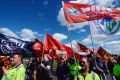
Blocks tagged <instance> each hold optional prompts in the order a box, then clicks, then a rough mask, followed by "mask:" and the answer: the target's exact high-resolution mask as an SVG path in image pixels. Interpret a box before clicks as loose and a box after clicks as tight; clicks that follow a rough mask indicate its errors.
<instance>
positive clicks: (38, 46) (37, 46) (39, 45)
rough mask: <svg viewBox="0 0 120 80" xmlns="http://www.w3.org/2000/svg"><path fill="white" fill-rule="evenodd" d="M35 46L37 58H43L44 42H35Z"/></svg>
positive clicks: (36, 40)
mask: <svg viewBox="0 0 120 80" xmlns="http://www.w3.org/2000/svg"><path fill="white" fill-rule="evenodd" d="M34 42H35V44H34V45H33V47H32V48H33V50H34V51H35V53H36V55H37V56H42V53H43V43H42V41H39V40H38V39H35V40H34Z"/></svg>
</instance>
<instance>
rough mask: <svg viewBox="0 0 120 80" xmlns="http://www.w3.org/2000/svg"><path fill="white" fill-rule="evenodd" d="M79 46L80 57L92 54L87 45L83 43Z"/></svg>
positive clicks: (78, 44)
mask: <svg viewBox="0 0 120 80" xmlns="http://www.w3.org/2000/svg"><path fill="white" fill-rule="evenodd" d="M77 46H78V52H79V54H80V55H88V54H90V53H92V50H90V49H89V48H87V47H86V46H85V45H83V44H81V43H77Z"/></svg>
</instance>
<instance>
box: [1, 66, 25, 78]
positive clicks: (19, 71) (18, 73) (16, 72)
mask: <svg viewBox="0 0 120 80" xmlns="http://www.w3.org/2000/svg"><path fill="white" fill-rule="evenodd" d="M25 71H26V70H25V67H24V65H23V64H20V65H19V66H17V67H11V68H10V69H8V70H7V73H6V74H4V75H3V77H2V80H24V79H25Z"/></svg>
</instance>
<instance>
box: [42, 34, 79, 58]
mask: <svg viewBox="0 0 120 80" xmlns="http://www.w3.org/2000/svg"><path fill="white" fill-rule="evenodd" d="M44 49H45V50H46V51H48V52H50V51H51V50H52V52H53V54H54V55H55V52H56V50H62V51H66V54H65V58H66V59H67V58H68V56H73V53H74V54H75V57H76V58H80V55H79V54H78V53H76V52H75V51H74V50H72V48H70V47H68V46H66V45H64V44H62V43H61V42H59V41H58V40H56V39H55V38H53V37H52V36H51V35H49V34H46V40H45V44H44ZM50 54H51V53H50ZM51 55H52V54H51ZM56 55H57V54H56Z"/></svg>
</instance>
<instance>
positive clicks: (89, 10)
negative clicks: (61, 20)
mask: <svg viewBox="0 0 120 80" xmlns="http://www.w3.org/2000/svg"><path fill="white" fill-rule="evenodd" d="M63 6H64V8H63V9H64V14H65V18H66V21H67V24H72V23H80V22H86V21H93V20H99V19H103V18H105V17H109V18H112V19H113V20H120V14H119V13H120V10H118V9H111V8H104V7H99V6H93V5H88V4H76V3H69V2H64V5H63Z"/></svg>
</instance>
